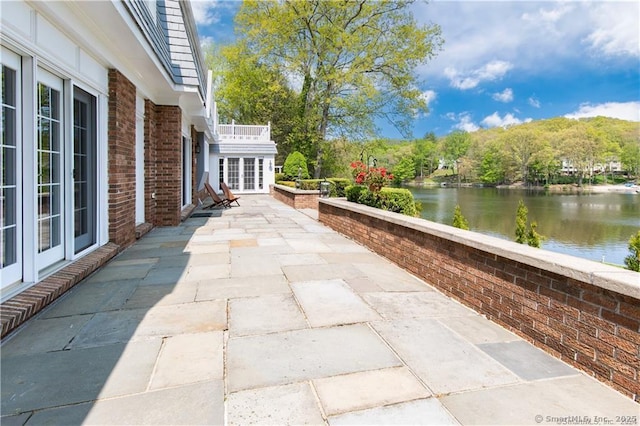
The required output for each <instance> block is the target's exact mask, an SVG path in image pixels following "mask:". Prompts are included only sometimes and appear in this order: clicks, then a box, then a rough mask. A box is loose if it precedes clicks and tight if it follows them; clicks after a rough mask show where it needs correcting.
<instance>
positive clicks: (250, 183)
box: [242, 158, 256, 191]
mask: <svg viewBox="0 0 640 426" xmlns="http://www.w3.org/2000/svg"><path fill="white" fill-rule="evenodd" d="M242 163H243V171H244V179H243V188H242V189H243V190H245V191H253V190H254V189H256V160H255V158H243V162H242Z"/></svg>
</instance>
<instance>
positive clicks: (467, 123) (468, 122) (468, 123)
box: [446, 112, 480, 132]
mask: <svg viewBox="0 0 640 426" xmlns="http://www.w3.org/2000/svg"><path fill="white" fill-rule="evenodd" d="M446 117H447V118H448V119H449V120H452V121H457V123H456V124H454V125H453V126H452V127H451V128H452V129H454V130H455V129H457V130H464V131H466V132H475V131H476V130H478V129H480V126H478V125H477V124H475V123H474V122H473V119H472V117H471V114H469V113H468V112H461V113H460V114H456V113H454V112H449V113H447V114H446Z"/></svg>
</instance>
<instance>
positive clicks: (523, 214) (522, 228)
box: [516, 200, 529, 244]
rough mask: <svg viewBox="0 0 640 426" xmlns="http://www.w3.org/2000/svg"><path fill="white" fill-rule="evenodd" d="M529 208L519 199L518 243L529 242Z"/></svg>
mask: <svg viewBox="0 0 640 426" xmlns="http://www.w3.org/2000/svg"><path fill="white" fill-rule="evenodd" d="M528 213H529V209H527V206H525V205H524V202H523V201H522V200H520V201H518V210H517V211H516V243H519V244H524V243H526V242H527V214H528Z"/></svg>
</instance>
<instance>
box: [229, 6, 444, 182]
mask: <svg viewBox="0 0 640 426" xmlns="http://www.w3.org/2000/svg"><path fill="white" fill-rule="evenodd" d="M411 3H412V2H411V1H408V0H379V1H370V0H361V1H342V2H337V1H324V0H308V1H275V0H247V1H245V2H244V3H243V5H242V7H241V8H240V10H239V12H238V14H237V16H236V24H237V26H236V29H237V31H238V33H239V35H240V39H241V40H242V42H246V44H247V46H248V47H249V49H248V51H250V52H253V54H255V55H256V57H257V58H258V59H259V60H260V62H261V63H263V64H269V65H270V66H276V67H278V68H280V69H282V70H283V72H284V73H285V75H287V76H288V78H289V79H290V80H291V81H297V82H299V83H300V89H299V92H298V100H297V102H296V103H295V105H296V108H297V112H296V115H295V119H296V125H295V127H294V129H293V131H292V133H291V138H290V140H289V143H290V144H292V145H294V146H296V144H299V143H307V144H309V145H311V148H310V150H309V151H312V150H315V151H316V157H315V158H316V160H315V162H314V164H313V165H314V175H315V176H316V177H319V176H320V174H321V170H322V167H323V166H322V163H323V150H322V145H321V144H320V142H322V141H325V140H327V136H329V135H331V136H333V137H336V136H340V135H350V136H353V137H359V136H362V135H367V134H372V132H373V130H374V127H375V126H374V120H375V119H377V118H386V119H387V120H390V121H391V122H392V123H394V124H395V125H396V127H397V128H399V129H404V130H408V129H409V124H410V122H411V120H412V118H413V117H414V116H415V114H416V111H418V112H420V111H424V110H426V103H425V101H424V99H423V97H422V96H421V91H420V90H419V88H418V84H417V81H416V77H415V73H414V69H415V68H416V67H417V66H418V65H423V64H424V63H425V62H426V61H427V60H429V59H431V58H432V57H433V56H434V55H435V53H436V51H437V50H438V49H439V48H440V46H441V44H442V38H441V31H440V27H438V26H437V25H422V26H421V25H418V24H417V23H416V21H415V19H414V17H413V14H412V12H411V10H410V6H411ZM305 151H306V150H305Z"/></svg>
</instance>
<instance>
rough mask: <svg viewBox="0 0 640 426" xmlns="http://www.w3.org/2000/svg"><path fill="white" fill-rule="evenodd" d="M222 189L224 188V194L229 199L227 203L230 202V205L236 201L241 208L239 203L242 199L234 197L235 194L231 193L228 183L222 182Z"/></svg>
mask: <svg viewBox="0 0 640 426" xmlns="http://www.w3.org/2000/svg"><path fill="white" fill-rule="evenodd" d="M220 188H222V192H224V196H225V197H227V201H229V204H231V203H233V202H234V201H235V202H236V204H237V205H238V206H240V203H239V202H238V200H239V199H240V197H236V196H235V195H233V192H231V190H230V189H229V187H228V186H227V184H226V183H224V182H220Z"/></svg>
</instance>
